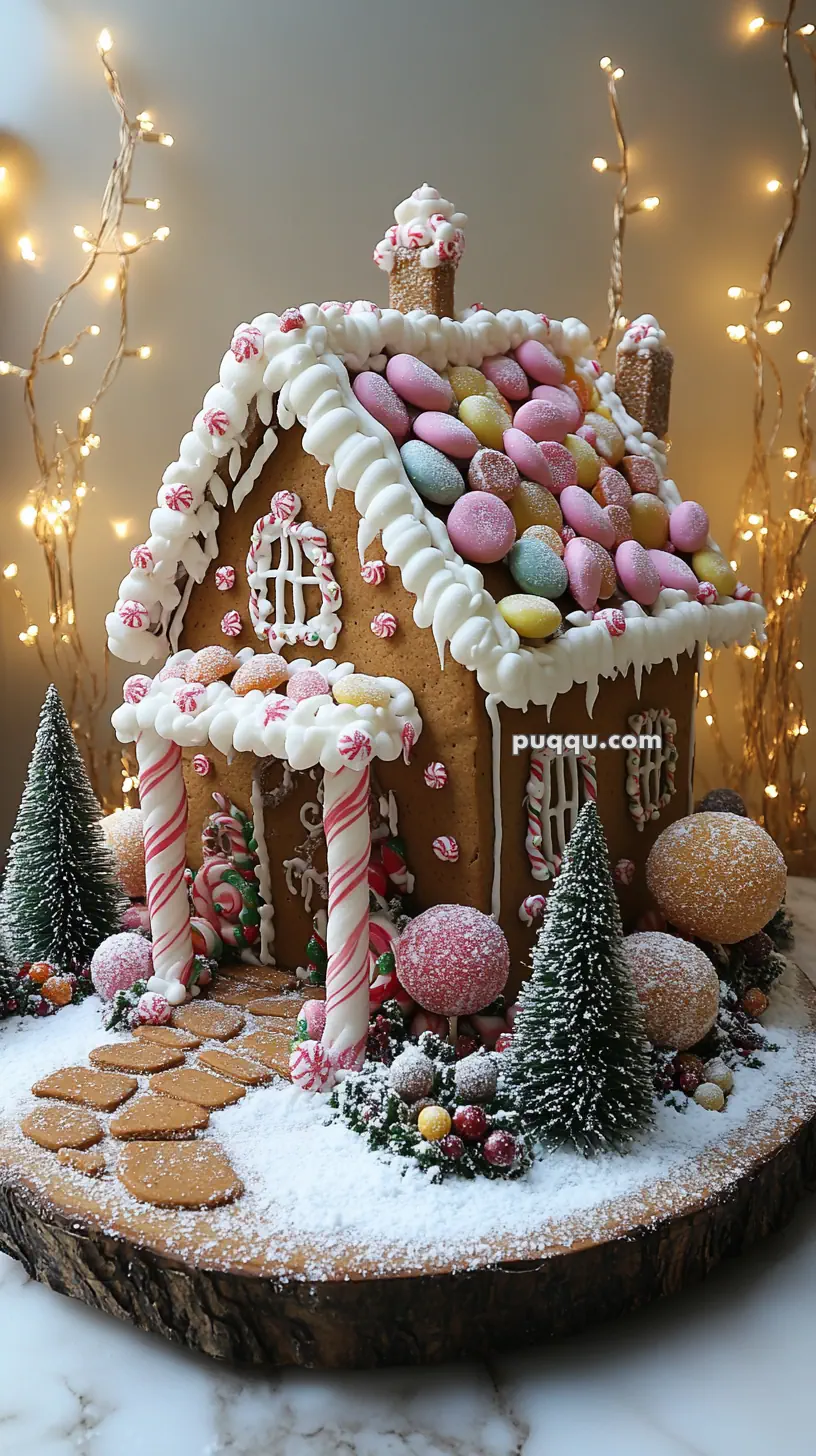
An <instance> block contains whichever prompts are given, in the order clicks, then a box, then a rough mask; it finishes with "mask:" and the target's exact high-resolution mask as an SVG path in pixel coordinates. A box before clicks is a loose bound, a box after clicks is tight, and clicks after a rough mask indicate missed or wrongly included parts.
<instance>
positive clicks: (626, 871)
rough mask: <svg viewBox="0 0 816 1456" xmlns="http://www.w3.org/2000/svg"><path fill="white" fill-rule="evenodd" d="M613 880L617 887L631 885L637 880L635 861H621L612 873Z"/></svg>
mask: <svg viewBox="0 0 816 1456" xmlns="http://www.w3.org/2000/svg"><path fill="white" fill-rule="evenodd" d="M612 878H613V880H614V881H615V884H616V885H631V883H632V881H633V879H634V878H635V861H634V860H633V859H619V860H618V862H617V864H616V865H615V868H614V869H613V871H612Z"/></svg>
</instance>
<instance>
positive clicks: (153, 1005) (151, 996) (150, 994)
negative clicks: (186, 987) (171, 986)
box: [134, 991, 173, 1026]
mask: <svg viewBox="0 0 816 1456" xmlns="http://www.w3.org/2000/svg"><path fill="white" fill-rule="evenodd" d="M172 1015H173V1008H172V1006H171V1005H170V1002H169V1001H168V1000H167V998H166V997H165V996H160V995H159V993H158V991H145V993H144V995H142V996H140V997H139V999H138V1001H137V1002H136V1013H135V1016H134V1020H135V1022H136V1025H137V1026H165V1025H166V1023H167V1022H168V1021H169V1020H170V1017H171V1016H172Z"/></svg>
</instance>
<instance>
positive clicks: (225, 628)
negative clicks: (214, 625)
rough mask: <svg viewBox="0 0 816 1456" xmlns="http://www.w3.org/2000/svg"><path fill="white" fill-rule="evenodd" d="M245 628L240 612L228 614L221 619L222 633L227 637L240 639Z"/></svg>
mask: <svg viewBox="0 0 816 1456" xmlns="http://www.w3.org/2000/svg"><path fill="white" fill-rule="evenodd" d="M243 627H244V624H243V622H242V621H241V613H240V612H236V611H232V612H227V613H225V615H224V616H223V617H222V618H221V631H222V632H223V634H224V636H225V637H240V635H241V633H242V631H243Z"/></svg>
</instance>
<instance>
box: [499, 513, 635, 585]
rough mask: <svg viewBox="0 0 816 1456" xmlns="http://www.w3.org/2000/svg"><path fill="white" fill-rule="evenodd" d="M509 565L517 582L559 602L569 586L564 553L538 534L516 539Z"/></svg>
mask: <svg viewBox="0 0 816 1456" xmlns="http://www.w3.org/2000/svg"><path fill="white" fill-rule="evenodd" d="M545 529H546V528H545ZM508 566H509V567H510V572H511V574H512V577H513V580H514V581H515V583H516V585H517V586H519V587H520V588H521V590H522V591H525V592H531V593H532V594H533V595H534V596H538V597H549V598H550V600H552V601H555V600H556V598H558V597H560V596H562V595H563V593H564V592H565V591H566V589H567V568H566V567H565V565H564V563H563V561H562V560H561V555H560V553H558V554H556V552H555V551H553V549H552V547H550V546H547V545H545V543H544V542H543V541H539V540H538V539H537V538H536V537H535V536H525V537H523V538H522V540H521V541H517V542H516V544H515V546H513V548H512V550H511V552H510V555H509V557H508ZM613 577H614V571H613Z"/></svg>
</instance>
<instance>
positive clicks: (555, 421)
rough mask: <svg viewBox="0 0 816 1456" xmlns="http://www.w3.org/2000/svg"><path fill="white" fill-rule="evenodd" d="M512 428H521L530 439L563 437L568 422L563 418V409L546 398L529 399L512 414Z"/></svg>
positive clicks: (559, 438)
mask: <svg viewBox="0 0 816 1456" xmlns="http://www.w3.org/2000/svg"><path fill="white" fill-rule="evenodd" d="M513 428H514V429H516V430H522V431H523V432H524V434H525V435H529V436H530V439H531V440H535V441H536V442H539V441H541V440H555V441H556V442H558V441H561V440H563V439H564V436H565V435H566V434H567V432H568V428H569V426H568V424H567V421H566V419H565V418H564V412H563V410H559V409H556V407H555V406H554V405H553V404H551V403H550V402H549V401H548V400H544V399H530V400H528V401H527V403H526V404H523V405H522V406H521V408H520V409H517V410H516V413H515V415H514V416H513Z"/></svg>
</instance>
